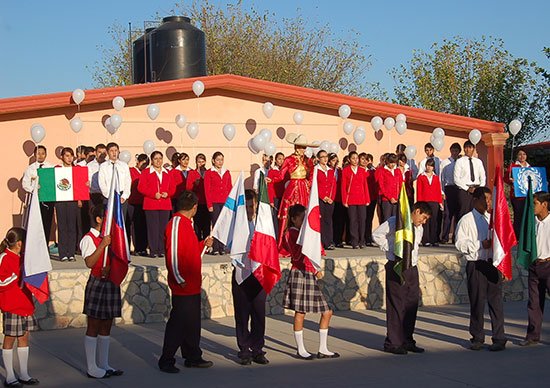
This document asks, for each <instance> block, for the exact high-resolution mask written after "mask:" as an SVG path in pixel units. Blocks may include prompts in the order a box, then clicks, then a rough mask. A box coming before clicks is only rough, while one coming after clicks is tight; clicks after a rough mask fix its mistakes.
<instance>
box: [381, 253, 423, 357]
mask: <svg viewBox="0 0 550 388" xmlns="http://www.w3.org/2000/svg"><path fill="white" fill-rule="evenodd" d="M394 265H395V262H394V261H388V262H387V263H386V265H385V267H386V326H387V334H386V339H385V341H384V349H385V350H389V349H395V348H399V347H406V346H408V345H414V344H415V343H416V341H415V340H414V339H413V333H414V327H415V324H416V314H417V312H418V300H419V297H420V288H419V285H418V268H417V267H416V266H413V267H411V268H409V269H408V270H406V271H405V272H403V277H404V279H405V283H403V282H402V281H401V277H400V276H399V275H398V274H397V273H395V271H394V269H393V266H394Z"/></svg>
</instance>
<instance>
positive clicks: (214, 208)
mask: <svg viewBox="0 0 550 388" xmlns="http://www.w3.org/2000/svg"><path fill="white" fill-rule="evenodd" d="M223 159H224V158H223V154H222V153H221V152H220V151H216V152H214V155H212V168H211V169H210V170H207V171H206V174H205V175H204V194H205V196H206V206H207V207H208V211H209V212H210V214H211V216H212V227H214V225H215V224H216V221H217V220H218V217H219V216H220V213H221V211H222V209H223V205H224V203H225V200H226V199H227V196H228V195H229V192H230V191H231V188H232V187H233V185H232V183H231V174H230V173H229V170H227V169H225V168H224V167H223ZM210 253H211V254H212V255H223V254H224V253H225V246H224V245H223V244H222V243H221V242H219V241H218V240H217V239H214V244H213V245H212V251H211V252H210Z"/></svg>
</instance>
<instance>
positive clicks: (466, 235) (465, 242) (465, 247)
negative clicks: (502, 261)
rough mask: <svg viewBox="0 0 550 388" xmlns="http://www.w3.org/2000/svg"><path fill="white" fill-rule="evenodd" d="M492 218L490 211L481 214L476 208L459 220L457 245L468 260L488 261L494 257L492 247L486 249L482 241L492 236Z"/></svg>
mask: <svg viewBox="0 0 550 388" xmlns="http://www.w3.org/2000/svg"><path fill="white" fill-rule="evenodd" d="M490 220H491V215H490V214H489V213H487V212H485V214H481V213H480V212H478V211H477V210H476V209H474V210H472V211H471V212H469V213H466V214H465V215H464V216H463V217H462V218H461V219H460V220H459V221H458V225H457V226H456V243H455V246H456V249H458V251H459V252H461V253H462V254H464V257H465V258H466V259H467V260H468V261H477V260H483V261H487V259H489V258H492V248H489V249H485V248H483V246H482V242H483V241H484V240H487V239H488V238H489V237H490V235H489V221H490Z"/></svg>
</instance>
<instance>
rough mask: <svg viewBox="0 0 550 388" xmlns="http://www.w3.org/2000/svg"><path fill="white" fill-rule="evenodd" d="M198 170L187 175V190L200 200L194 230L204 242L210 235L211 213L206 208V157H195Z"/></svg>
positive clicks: (194, 219) (194, 218)
mask: <svg viewBox="0 0 550 388" xmlns="http://www.w3.org/2000/svg"><path fill="white" fill-rule="evenodd" d="M195 163H196V168H195V169H194V170H190V171H189V173H188V175H187V182H186V190H191V191H192V192H193V193H195V195H196V196H197V198H198V199H199V206H198V208H197V213H196V214H195V216H194V217H193V228H194V229H195V234H196V235H197V238H198V239H199V240H201V241H202V240H204V239H205V238H206V237H208V235H209V234H210V218H211V217H210V212H209V211H208V208H207V207H206V196H205V194H204V176H205V175H206V167H205V166H206V156H205V155H204V154H197V156H195Z"/></svg>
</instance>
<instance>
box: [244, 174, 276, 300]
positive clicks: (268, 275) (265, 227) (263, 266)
mask: <svg viewBox="0 0 550 388" xmlns="http://www.w3.org/2000/svg"><path fill="white" fill-rule="evenodd" d="M258 194H259V195H258V197H259V201H258V211H257V214H256V227H255V228H254V234H253V235H252V242H251V243H250V252H249V253H248V257H249V258H250V259H251V260H252V261H254V262H256V263H259V264H260V265H259V266H258V268H256V269H255V270H254V276H255V277H256V279H258V281H259V282H260V284H261V285H262V287H263V288H264V290H265V292H266V293H267V294H269V293H270V292H271V290H272V289H273V287H274V286H275V284H277V282H278V281H279V279H280V278H281V267H280V265H279V250H278V249H277V239H276V237H275V225H273V217H272V213H271V212H272V210H271V205H270V203H269V194H268V192H267V183H266V182H265V179H264V174H263V173H260V184H259V192H258Z"/></svg>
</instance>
